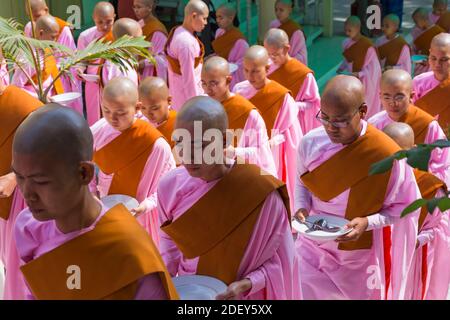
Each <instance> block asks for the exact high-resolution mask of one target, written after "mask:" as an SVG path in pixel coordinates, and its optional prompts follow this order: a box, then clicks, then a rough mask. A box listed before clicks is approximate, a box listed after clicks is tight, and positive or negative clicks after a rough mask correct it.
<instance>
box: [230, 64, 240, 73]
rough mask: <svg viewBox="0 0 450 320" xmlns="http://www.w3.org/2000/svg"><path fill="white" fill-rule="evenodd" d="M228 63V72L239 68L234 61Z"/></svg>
mask: <svg viewBox="0 0 450 320" xmlns="http://www.w3.org/2000/svg"><path fill="white" fill-rule="evenodd" d="M228 65H229V66H230V73H234V72H236V71H237V70H238V69H239V66H238V65H237V64H235V63H229V64H228Z"/></svg>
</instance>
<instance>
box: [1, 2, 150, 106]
mask: <svg viewBox="0 0 450 320" xmlns="http://www.w3.org/2000/svg"><path fill="white" fill-rule="evenodd" d="M27 2H28V8H29V11H30V12H31V9H30V7H29V1H27ZM29 16H30V17H31V20H32V30H33V38H29V37H27V36H26V35H25V34H24V31H23V26H22V25H21V24H20V23H18V22H17V21H15V20H14V19H5V18H2V17H0V48H2V50H3V56H4V58H5V59H6V61H7V63H10V64H14V65H15V66H16V67H17V68H18V69H20V70H21V71H22V72H24V73H25V75H26V77H27V79H28V81H29V83H30V84H31V85H32V86H33V88H34V90H35V91H36V93H37V96H38V98H39V100H41V101H42V102H44V103H47V102H48V94H49V92H50V91H51V90H52V88H53V86H54V84H55V82H56V81H57V80H58V79H59V78H60V77H62V76H68V77H72V73H71V69H72V68H74V67H78V66H83V67H84V66H88V65H98V61H99V59H102V60H103V61H110V62H111V63H113V64H114V65H116V66H117V67H118V68H120V70H121V71H125V70H126V69H128V68H129V67H131V68H135V69H136V70H137V68H138V66H139V62H138V59H139V58H140V57H142V58H144V59H148V60H150V61H151V62H153V63H154V58H153V57H152V55H151V54H150V52H149V50H148V48H149V47H150V46H151V43H150V42H147V41H145V39H144V37H140V38H131V37H129V36H124V37H122V38H120V39H117V40H116V41H114V42H112V43H109V42H103V41H97V42H93V43H91V44H90V45H89V46H88V47H86V48H85V49H84V50H77V51H73V50H71V49H70V48H67V47H66V46H63V45H61V44H59V43H57V42H54V41H42V40H38V39H36V31H35V29H34V23H33V18H32V14H30V15H29ZM46 55H53V56H56V57H58V59H60V66H59V70H58V71H59V73H58V76H57V77H55V79H53V82H52V84H51V85H50V86H49V87H48V88H46V89H44V88H43V79H42V68H41V62H42V61H44V59H45V57H46ZM27 65H28V66H32V67H33V69H34V70H35V71H36V76H35V79H36V81H34V80H33V75H30V74H28V73H27V72H26V71H25V66H27Z"/></svg>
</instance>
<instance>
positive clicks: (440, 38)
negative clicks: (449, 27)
mask: <svg viewBox="0 0 450 320" xmlns="http://www.w3.org/2000/svg"><path fill="white" fill-rule="evenodd" d="M431 46H432V47H436V48H450V34H449V33H446V32H443V33H440V34H438V35H437V36H435V37H434V38H433V40H432V41H431Z"/></svg>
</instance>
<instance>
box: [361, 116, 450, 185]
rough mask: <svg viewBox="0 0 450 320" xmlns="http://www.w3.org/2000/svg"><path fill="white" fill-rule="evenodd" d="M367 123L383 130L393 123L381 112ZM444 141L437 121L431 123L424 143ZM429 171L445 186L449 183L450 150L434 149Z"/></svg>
mask: <svg viewBox="0 0 450 320" xmlns="http://www.w3.org/2000/svg"><path fill="white" fill-rule="evenodd" d="M368 121H369V123H371V124H372V125H373V126H375V127H376V128H378V129H380V130H383V129H384V127H386V126H387V125H388V124H391V123H393V122H394V120H392V119H391V118H390V117H389V115H388V113H387V112H386V111H381V112H380V113H377V114H376V115H374V116H373V117H372V118H370V119H369V120H368ZM442 139H444V140H446V139H447V137H446V136H445V133H444V131H443V130H442V129H441V127H440V126H439V123H438V122H437V121H433V122H431V123H430V125H429V126H428V133H427V135H426V137H425V141H424V143H434V142H436V141H437V140H442ZM429 171H430V172H431V173H432V174H434V175H435V176H437V177H438V178H439V179H441V180H442V181H444V182H445V183H446V184H447V185H449V183H450V177H449V173H450V150H449V149H448V148H445V149H439V148H436V149H434V150H433V151H432V153H431V158H430V162H429Z"/></svg>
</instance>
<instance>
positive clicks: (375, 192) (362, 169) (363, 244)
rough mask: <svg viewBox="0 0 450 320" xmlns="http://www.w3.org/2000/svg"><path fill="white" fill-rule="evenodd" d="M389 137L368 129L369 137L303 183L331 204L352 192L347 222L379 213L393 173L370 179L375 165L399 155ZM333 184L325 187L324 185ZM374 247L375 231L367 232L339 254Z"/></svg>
mask: <svg viewBox="0 0 450 320" xmlns="http://www.w3.org/2000/svg"><path fill="white" fill-rule="evenodd" d="M399 150H400V148H399V147H398V145H397V144H396V143H395V142H394V141H393V140H392V139H391V138H389V137H388V136H387V135H385V134H384V133H382V132H381V131H379V130H377V129H376V128H375V127H373V126H371V125H368V127H367V131H366V134H364V135H363V136H360V137H359V138H358V139H357V140H356V141H355V142H353V143H352V144H350V145H348V146H346V147H345V148H344V149H342V150H341V151H339V152H338V153H336V154H335V155H334V156H332V157H331V158H330V159H329V160H327V161H325V162H324V163H322V164H321V165H320V166H319V167H317V168H316V169H315V170H313V171H312V172H307V173H305V174H304V175H303V176H302V177H301V179H302V181H303V183H304V184H305V186H306V187H307V188H308V189H309V191H311V192H312V193H313V194H314V195H315V196H316V197H318V198H319V199H320V200H322V201H330V200H331V199H333V198H335V197H336V196H338V195H340V194H341V193H342V192H344V191H345V190H347V189H350V195H349V198H348V203H347V209H346V211H345V218H346V219H348V220H352V219H354V218H357V217H367V216H370V215H372V214H375V213H377V212H379V211H380V209H381V208H382V206H383V203H384V199H385V196H386V190H387V186H388V183H389V179H390V176H391V171H389V172H386V173H384V174H377V175H373V176H369V175H368V174H369V169H370V167H371V165H372V164H374V163H376V162H378V161H381V160H383V159H385V158H387V157H389V156H391V155H393V154H394V153H395V152H397V151H399ZM326 181H328V182H330V183H324V182H326ZM371 247H372V231H366V232H365V233H364V234H363V235H362V236H361V237H360V238H359V239H358V240H357V241H352V242H347V243H340V244H339V249H340V250H360V249H369V248H371Z"/></svg>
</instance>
